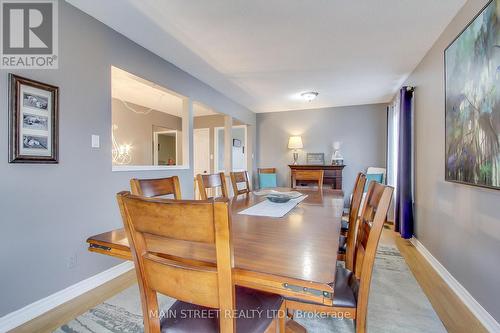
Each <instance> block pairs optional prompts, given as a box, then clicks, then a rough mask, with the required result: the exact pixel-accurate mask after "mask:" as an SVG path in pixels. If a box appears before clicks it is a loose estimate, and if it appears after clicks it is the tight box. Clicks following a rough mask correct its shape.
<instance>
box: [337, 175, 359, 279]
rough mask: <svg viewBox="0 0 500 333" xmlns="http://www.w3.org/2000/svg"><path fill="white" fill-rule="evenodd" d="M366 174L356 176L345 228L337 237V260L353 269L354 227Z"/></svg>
mask: <svg viewBox="0 0 500 333" xmlns="http://www.w3.org/2000/svg"><path fill="white" fill-rule="evenodd" d="M365 183H366V176H365V174H364V173H362V172H360V173H358V175H357V176H356V182H355V183H354V189H353V192H352V199H351V206H350V208H349V215H348V216H349V219H348V221H347V226H346V227H347V228H346V232H345V233H344V234H341V235H340V239H339V252H338V255H337V260H340V261H345V267H346V268H347V269H350V270H352V269H353V263H354V249H353V248H354V242H355V239H356V227H357V222H358V216H359V209H360V207H361V198H363V190H364V188H365ZM342 222H344V221H342Z"/></svg>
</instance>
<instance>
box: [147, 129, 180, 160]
mask: <svg viewBox="0 0 500 333" xmlns="http://www.w3.org/2000/svg"><path fill="white" fill-rule="evenodd" d="M168 133H175V165H179V164H178V163H179V148H178V144H179V141H177V140H178V131H177V130H168V131H154V132H153V134H154V135H153V165H158V134H168Z"/></svg>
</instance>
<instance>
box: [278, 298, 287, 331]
mask: <svg viewBox="0 0 500 333" xmlns="http://www.w3.org/2000/svg"><path fill="white" fill-rule="evenodd" d="M286 312H287V311H286V302H285V301H283V303H282V304H281V307H280V311H279V313H278V324H279V332H280V333H285V324H286Z"/></svg>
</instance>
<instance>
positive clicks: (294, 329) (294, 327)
mask: <svg viewBox="0 0 500 333" xmlns="http://www.w3.org/2000/svg"><path fill="white" fill-rule="evenodd" d="M285 332H286V333H307V330H306V329H305V327H304V326H302V325H300V324H299V323H297V322H296V321H295V320H293V319H289V320H288V321H287V322H286V329H285Z"/></svg>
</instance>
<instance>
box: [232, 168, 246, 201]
mask: <svg viewBox="0 0 500 333" xmlns="http://www.w3.org/2000/svg"><path fill="white" fill-rule="evenodd" d="M229 175H230V176H231V184H232V185H233V193H234V196H235V197H237V196H238V195H240V194H248V193H250V192H251V191H250V182H249V181H248V172H247V171H238V172H231V173H230V174H229ZM238 184H245V185H244V186H245V187H244V188H238Z"/></svg>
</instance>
